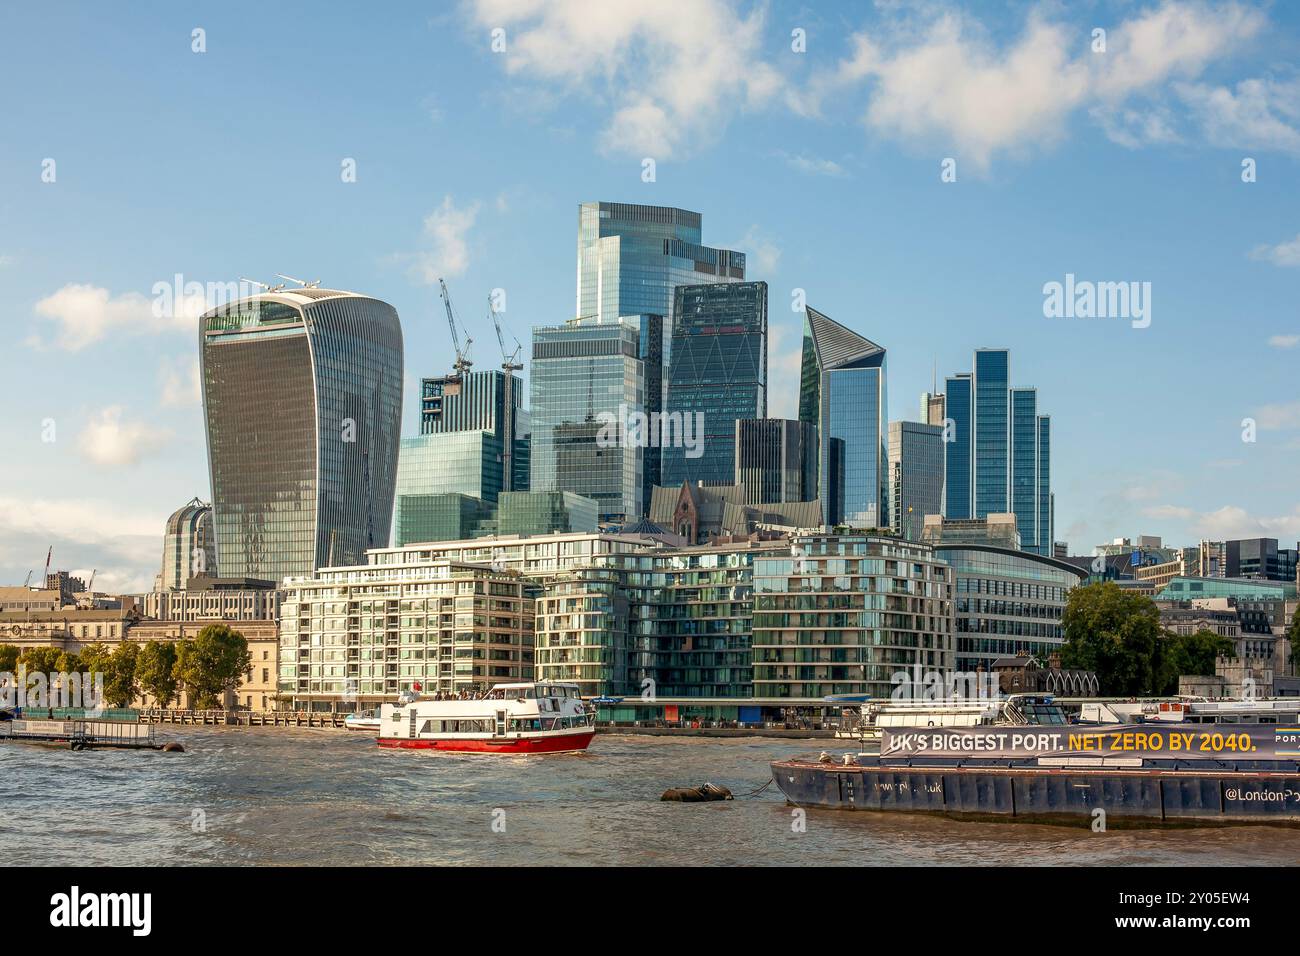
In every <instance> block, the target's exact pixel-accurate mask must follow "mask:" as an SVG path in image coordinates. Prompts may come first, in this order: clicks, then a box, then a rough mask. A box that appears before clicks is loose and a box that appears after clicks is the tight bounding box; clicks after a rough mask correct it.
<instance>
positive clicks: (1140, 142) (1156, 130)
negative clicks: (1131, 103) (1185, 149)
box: [1088, 106, 1182, 149]
mask: <svg viewBox="0 0 1300 956" xmlns="http://www.w3.org/2000/svg"><path fill="white" fill-rule="evenodd" d="M1088 115H1089V116H1091V117H1092V119H1093V120H1094V121H1095V122H1096V123H1097V125H1098V126H1100V127H1101V128H1102V131H1103V132H1104V133H1105V134H1106V137H1107V138H1108V139H1109V140H1110V141H1111V142H1113V143H1118V144H1119V145H1120V146H1123V147H1125V148H1127V149H1141V148H1142V147H1144V146H1160V145H1169V144H1171V143H1181V142H1182V137H1181V136H1179V135H1178V133H1177V131H1176V130H1175V129H1174V124H1173V119H1172V118H1171V116H1170V114H1169V111H1168V110H1167V109H1164V108H1154V109H1148V110H1142V109H1132V108H1130V107H1119V108H1117V107H1113V106H1094V107H1093V108H1092V109H1090V110H1089V111H1088Z"/></svg>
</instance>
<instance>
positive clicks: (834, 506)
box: [799, 308, 889, 528]
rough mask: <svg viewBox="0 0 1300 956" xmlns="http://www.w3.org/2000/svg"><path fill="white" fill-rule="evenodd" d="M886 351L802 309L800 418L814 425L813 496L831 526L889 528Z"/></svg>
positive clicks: (812, 311)
mask: <svg viewBox="0 0 1300 956" xmlns="http://www.w3.org/2000/svg"><path fill="white" fill-rule="evenodd" d="M885 385H886V382H885V350H884V349H883V348H882V347H881V346H879V345H877V344H876V343H874V342H872V341H870V340H868V339H865V338H863V337H862V336H861V335H858V333H856V332H853V331H851V330H850V329H847V328H845V327H844V326H842V325H840V324H839V323H838V322H836V321H834V320H833V319H831V318H830V317H829V316H826V315H823V314H822V313H820V312H818V311H817V310H816V309H812V308H808V309H805V310H804V335H803V367H802V371H801V374H800V381H799V420H800V421H806V422H812V423H813V424H815V425H816V426H817V435H818V443H819V446H820V448H819V451H818V474H819V480H818V497H819V498H820V499H821V502H822V510H823V513H824V514H825V520H826V523H827V524H829V525H840V524H843V525H851V526H853V527H858V528H879V527H888V526H889V507H888V497H889V472H888V459H889V453H888V448H887V443H888V440H889V432H888V425H887V423H888V421H889V418H888V407H887V402H886V393H885Z"/></svg>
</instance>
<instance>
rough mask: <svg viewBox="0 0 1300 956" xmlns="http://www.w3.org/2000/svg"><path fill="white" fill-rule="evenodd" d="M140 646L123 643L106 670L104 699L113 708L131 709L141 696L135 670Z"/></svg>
mask: <svg viewBox="0 0 1300 956" xmlns="http://www.w3.org/2000/svg"><path fill="white" fill-rule="evenodd" d="M139 657H140V645H139V644H135V643H132V642H131V641H122V642H121V643H120V644H118V645H117V647H116V649H114V651H113V653H112V655H111V656H110V657H109V660H108V667H107V668H105V670H104V697H105V699H107V701H108V703H109V704H110V705H112V706H113V707H130V706H131V704H132V703H133V702H134V701H135V699H136V697H138V696H139V695H140V687H139V685H138V683H137V682H136V675H135V668H136V662H137V661H138V660H139Z"/></svg>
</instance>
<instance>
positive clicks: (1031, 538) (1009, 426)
mask: <svg viewBox="0 0 1300 956" xmlns="http://www.w3.org/2000/svg"><path fill="white" fill-rule="evenodd" d="M1010 371H1011V359H1010V352H1009V351H1008V350H1006V349H978V350H976V352H975V356H974V372H962V373H959V374H957V375H953V376H951V377H949V378H948V380H947V383H946V387H947V394H946V395H945V396H943V398H944V401H945V408H946V412H947V417H948V420H949V422H950V423H951V425H952V440H951V441H950V442H948V443H947V448H946V459H947V474H946V475H945V483H946V488H945V492H944V511H943V513H944V516H945V517H947V518H953V519H982V518H986V517H988V516H989V515H990V514H1005V513H1008V512H1010V513H1014V514H1015V516H1016V526H1017V530H1018V531H1019V532H1020V542H1021V547H1022V548H1023V549H1024V550H1025V551H1031V552H1034V553H1035V554H1041V555H1047V556H1051V554H1052V542H1053V534H1054V530H1055V529H1054V520H1055V519H1054V515H1053V508H1052V490H1051V434H1052V430H1051V419H1050V417H1049V416H1046V415H1040V414H1039V413H1038V412H1039V409H1038V393H1037V391H1036V390H1035V389H1033V388H1013V387H1012V386H1011V384H1010V378H1011V376H1010Z"/></svg>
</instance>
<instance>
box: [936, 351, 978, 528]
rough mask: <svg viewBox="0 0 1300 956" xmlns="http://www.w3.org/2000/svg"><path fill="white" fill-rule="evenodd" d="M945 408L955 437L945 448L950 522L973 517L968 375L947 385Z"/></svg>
mask: <svg viewBox="0 0 1300 956" xmlns="http://www.w3.org/2000/svg"><path fill="white" fill-rule="evenodd" d="M944 387H945V388H947V390H948V391H947V394H946V395H945V396H944V407H945V410H946V413H947V420H948V421H949V422H951V423H952V434H951V435H949V436H948V438H949V440H948V442H947V443H946V446H945V455H946V458H947V461H946V462H945V464H944V476H943V478H944V512H943V513H944V515H945V516H946V517H949V518H961V519H967V518H971V517H973V514H974V513H973V510H972V508H971V457H972V454H971V453H972V449H971V429H972V425H973V422H972V419H971V410H972V408H973V407H974V403H973V398H974V393H973V392H972V389H971V375H970V373H969V372H959V373H958V374H956V375H954V376H952V377H951V378H949V379H948V380H947V382H946V383H945V385H944Z"/></svg>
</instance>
